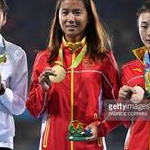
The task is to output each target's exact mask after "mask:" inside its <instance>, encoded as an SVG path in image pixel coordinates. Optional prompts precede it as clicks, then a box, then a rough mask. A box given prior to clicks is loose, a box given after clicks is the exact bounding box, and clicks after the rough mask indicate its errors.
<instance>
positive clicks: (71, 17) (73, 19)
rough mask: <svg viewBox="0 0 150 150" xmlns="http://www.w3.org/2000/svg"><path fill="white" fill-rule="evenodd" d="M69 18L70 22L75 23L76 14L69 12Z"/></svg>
mask: <svg viewBox="0 0 150 150" xmlns="http://www.w3.org/2000/svg"><path fill="white" fill-rule="evenodd" d="M67 20H68V22H69V23H74V22H75V16H74V14H73V13H69V14H68V18H67Z"/></svg>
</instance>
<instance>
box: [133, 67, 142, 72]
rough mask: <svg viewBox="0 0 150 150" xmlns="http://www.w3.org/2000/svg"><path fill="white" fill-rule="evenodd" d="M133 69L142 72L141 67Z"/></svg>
mask: <svg viewBox="0 0 150 150" xmlns="http://www.w3.org/2000/svg"><path fill="white" fill-rule="evenodd" d="M133 70H134V71H138V72H142V69H141V68H134V69H133Z"/></svg>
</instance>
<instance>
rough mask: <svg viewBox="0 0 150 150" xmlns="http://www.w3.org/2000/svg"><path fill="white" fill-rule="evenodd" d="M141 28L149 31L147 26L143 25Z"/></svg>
mask: <svg viewBox="0 0 150 150" xmlns="http://www.w3.org/2000/svg"><path fill="white" fill-rule="evenodd" d="M140 27H141V28H142V29H147V28H148V26H147V25H141V26H140Z"/></svg>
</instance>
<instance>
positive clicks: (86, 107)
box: [26, 48, 118, 150]
mask: <svg viewBox="0 0 150 150" xmlns="http://www.w3.org/2000/svg"><path fill="white" fill-rule="evenodd" d="M79 52H80V50H78V51H75V52H72V51H70V50H69V49H67V48H63V58H64V59H63V61H64V62H63V67H64V68H65V69H66V72H67V74H66V77H65V79H64V80H63V81H62V82H61V83H57V84H56V83H52V86H51V88H50V89H49V90H48V91H46V92H45V91H43V89H42V87H41V85H40V84H39V81H38V77H39V75H40V74H41V73H42V71H43V70H44V69H45V67H52V66H50V65H49V63H48V58H49V55H50V52H49V50H45V51H43V52H40V53H39V54H38V55H37V57H36V59H35V62H34V66H33V70H32V71H33V72H32V77H31V84H30V90H29V96H28V99H27V102H26V106H27V109H28V110H29V112H30V113H31V114H32V115H33V116H35V117H39V116H41V115H42V116H43V121H42V128H41V140H40V148H39V149H40V150H104V149H105V142H104V138H99V139H98V140H97V141H92V142H70V141H69V140H68V125H69V123H70V121H71V120H79V121H80V122H82V123H85V124H90V123H92V122H97V121H99V120H103V102H104V101H105V100H108V99H117V96H118V68H117V64H116V61H115V59H114V56H113V54H112V52H108V53H107V54H106V56H105V57H104V58H103V59H102V60H99V61H95V62H93V61H91V60H90V59H89V58H88V57H87V56H84V58H83V60H82V61H81V63H80V64H79V66H78V67H77V68H75V69H69V67H70V65H71V62H72V60H73V59H74V58H76V57H77V55H78V54H79ZM58 61H59V58H58ZM117 125H118V122H117V121H114V122H112V121H103V123H102V124H100V125H99V135H100V136H104V135H106V134H107V133H108V132H110V131H111V130H112V129H113V128H114V127H115V126H117Z"/></svg>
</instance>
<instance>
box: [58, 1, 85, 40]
mask: <svg viewBox="0 0 150 150" xmlns="http://www.w3.org/2000/svg"><path fill="white" fill-rule="evenodd" d="M87 22H88V14H87V10H86V8H85V6H84V4H83V2H82V0H64V1H62V3H61V5H60V10H59V23H60V26H61V29H62V31H63V32H64V35H65V38H66V40H67V41H71V42H76V41H79V40H81V39H82V38H83V37H84V30H85V28H86V25H87Z"/></svg>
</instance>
